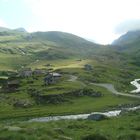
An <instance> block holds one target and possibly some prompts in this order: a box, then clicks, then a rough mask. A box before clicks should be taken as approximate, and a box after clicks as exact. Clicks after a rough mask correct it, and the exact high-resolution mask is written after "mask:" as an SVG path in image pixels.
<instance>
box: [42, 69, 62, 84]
mask: <svg viewBox="0 0 140 140" xmlns="http://www.w3.org/2000/svg"><path fill="white" fill-rule="evenodd" d="M61 77H62V75H61V74H59V73H54V72H53V73H49V74H48V75H47V76H46V77H45V78H44V82H45V85H51V84H53V83H56V82H57V80H59V79H60V78H61Z"/></svg>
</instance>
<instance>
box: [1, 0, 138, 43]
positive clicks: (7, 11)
mask: <svg viewBox="0 0 140 140" xmlns="http://www.w3.org/2000/svg"><path fill="white" fill-rule="evenodd" d="M0 26H5V27H9V28H17V27H24V28H25V29H26V30H27V31H29V32H33V31H64V32H69V33H73V34H76V35H79V36H81V37H84V38H87V39H90V40H93V41H95V42H97V43H101V44H108V43H111V42H112V41H113V40H114V39H116V38H117V37H118V36H120V35H121V34H123V33H125V32H127V31H129V30H136V29H140V0H0Z"/></svg>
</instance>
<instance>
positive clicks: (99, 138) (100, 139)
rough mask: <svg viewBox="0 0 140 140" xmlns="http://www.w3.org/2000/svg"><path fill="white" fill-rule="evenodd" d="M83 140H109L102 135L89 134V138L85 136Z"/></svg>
mask: <svg viewBox="0 0 140 140" xmlns="http://www.w3.org/2000/svg"><path fill="white" fill-rule="evenodd" d="M82 140H108V139H107V138H106V137H105V136H103V135H100V134H89V135H87V136H84V137H83V138H82Z"/></svg>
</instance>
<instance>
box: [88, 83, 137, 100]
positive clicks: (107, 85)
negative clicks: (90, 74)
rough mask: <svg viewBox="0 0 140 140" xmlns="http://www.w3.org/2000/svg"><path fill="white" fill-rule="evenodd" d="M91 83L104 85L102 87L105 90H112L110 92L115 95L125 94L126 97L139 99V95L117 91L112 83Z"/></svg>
mask: <svg viewBox="0 0 140 140" xmlns="http://www.w3.org/2000/svg"><path fill="white" fill-rule="evenodd" d="M91 84H92V85H95V86H100V87H104V88H106V89H107V90H109V91H110V92H112V93H113V94H115V95H120V96H126V97H132V98H139V99H140V96H139V95H134V94H127V93H121V92H118V91H117V90H116V89H115V88H114V85H112V84H106V83H102V84H97V83H91Z"/></svg>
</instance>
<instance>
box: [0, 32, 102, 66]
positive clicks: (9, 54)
mask: <svg viewBox="0 0 140 140" xmlns="http://www.w3.org/2000/svg"><path fill="white" fill-rule="evenodd" d="M102 48H104V46H102V45H98V44H95V43H93V42H90V41H87V40H85V39H83V38H81V37H78V36H75V35H73V34H69V33H64V32H54V31H53V32H35V33H27V32H22V31H19V30H18V31H17V30H16V31H15V30H9V31H6V32H5V31H4V32H1V34H0V55H1V60H0V65H1V64H2V65H3V66H4V67H5V65H7V66H8V67H9V66H10V65H12V64H13V66H14V68H15V69H17V68H19V67H21V66H23V65H24V66H25V65H26V66H27V65H28V64H30V63H32V62H34V61H36V60H38V59H39V60H58V59H69V58H77V59H78V58H85V57H89V56H91V55H93V54H97V53H98V52H100V50H102ZM16 58H17V61H15V59H16ZM12 60H13V61H12ZM9 63H10V64H9Z"/></svg>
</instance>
